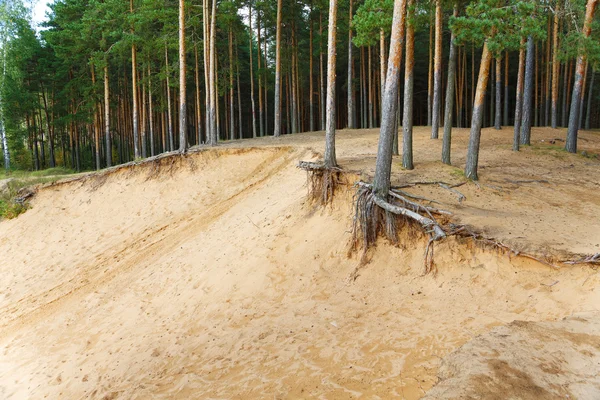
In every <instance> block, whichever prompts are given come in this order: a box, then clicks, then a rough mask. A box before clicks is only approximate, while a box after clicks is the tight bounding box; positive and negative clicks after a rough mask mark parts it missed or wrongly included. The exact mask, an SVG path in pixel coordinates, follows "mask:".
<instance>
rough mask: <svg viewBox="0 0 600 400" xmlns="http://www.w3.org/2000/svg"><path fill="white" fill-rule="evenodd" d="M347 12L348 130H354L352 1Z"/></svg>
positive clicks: (350, 0)
mask: <svg viewBox="0 0 600 400" xmlns="http://www.w3.org/2000/svg"><path fill="white" fill-rule="evenodd" d="M349 2H350V3H349V11H348V26H349V27H350V28H349V29H348V129H354V127H355V124H354V114H355V108H354V63H353V61H352V28H351V27H352V11H353V10H352V6H353V0H349Z"/></svg>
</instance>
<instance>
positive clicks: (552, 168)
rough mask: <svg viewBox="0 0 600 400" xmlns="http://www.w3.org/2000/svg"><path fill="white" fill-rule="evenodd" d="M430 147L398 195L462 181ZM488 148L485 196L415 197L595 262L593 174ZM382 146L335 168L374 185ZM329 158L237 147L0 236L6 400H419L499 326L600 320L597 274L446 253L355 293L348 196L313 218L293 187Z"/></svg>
mask: <svg viewBox="0 0 600 400" xmlns="http://www.w3.org/2000/svg"><path fill="white" fill-rule="evenodd" d="M425 134H426V132H425V131H423V132H420V134H419V135H418V136H417V141H416V143H417V147H418V150H417V152H416V157H417V160H418V161H417V169H416V170H415V171H412V172H409V173H405V174H404V173H403V174H402V176H399V175H397V178H398V179H405V180H427V179H431V178H432V177H437V178H438V179H441V178H444V179H445V180H446V179H447V180H454V181H458V180H460V176H459V175H458V174H456V172H453V171H455V170H454V169H452V167H442V166H441V164H439V163H437V162H435V161H433V160H434V159H435V158H437V156H436V154H437V150H435V149H432V148H431V145H430V142H429V141H428V140H427V141H426V140H425ZM542 134H545V133H542V132H540V133H539V135H542ZM464 135H465V133H464V132H463V133H462V134H461V132H458V134H457V135H456V138H457V139H456V142H457V154H458V153H459V151H458V148H460V144H461V143H464ZM495 135H499V134H496V133H493V132H490V133H489V135H488V138H489V140H486V139H484V146H485V147H484V151H483V154H482V159H484V160H487V161H485V162H484V164H486V163H489V166H487V167H486V168H484V169H483V171H482V184H483V185H482V186H480V187H477V186H476V185H473V184H468V185H466V186H463V187H461V191H463V192H464V193H465V194H466V195H467V201H466V202H464V203H463V204H462V205H458V204H457V202H456V200H455V199H454V198H453V197H452V196H451V195H449V194H446V193H443V192H439V191H437V189H432V188H429V187H426V188H423V189H419V190H421V193H422V194H425V195H427V196H436V197H439V198H440V199H441V200H442V201H443V202H444V203H445V204H444V206H447V208H450V209H453V210H456V211H457V213H458V217H460V218H461V219H462V220H464V221H466V222H468V223H472V224H474V225H475V224H477V223H478V222H482V223H481V224H478V226H481V227H484V228H486V229H488V231H489V232H491V233H496V234H497V236H498V237H500V238H502V239H503V240H505V239H506V240H507V241H510V240H514V241H515V242H519V243H521V244H522V245H523V246H526V247H529V248H531V249H533V250H535V251H542V250H543V249H544V248H545V247H544V246H549V245H550V244H557V243H558V244H557V247H556V249H557V251H558V254H562V255H565V254H566V253H569V252H575V253H592V252H593V250H594V249H596V248H597V247H596V246H597V245H598V243H600V240H599V239H598V235H600V232H599V231H598V229H597V227H598V225H597V224H598V220H597V215H598V211H599V210H600V206H599V203H598V198H597V186H598V180H597V179H598V175H597V174H596V175H593V174H592V172H593V171H596V172H597V170H598V165H599V164H600V163H599V162H598V161H595V160H592V159H587V158H583V157H580V156H571V155H566V154H563V153H561V152H557V154H558V156H556V155H554V154H551V152H552V151H554V150H549V151H547V150H543V151H537V150H534V149H528V150H526V151H525V152H524V154H523V157H522V158H523V160H521V159H518V158H516V156H514V155H512V154H511V153H510V152H509V151H508V150H505V149H504V147H506V144H505V143H504V142H503V140H504V139H503V138H502V137H501V136H495ZM505 135H506V133H505ZM588 135H589V136H590V137H591V138H592V139H593V140H596V139H597V136H598V134H597V133H588ZM534 137H535V133H534ZM375 140H376V134H375V132H374V131H371V132H369V131H367V132H364V131H363V132H341V133H340V136H339V140H338V144H339V154H340V160H341V164H342V165H343V166H345V167H347V168H350V169H355V170H360V169H362V167H363V166H364V167H366V166H368V167H367V168H366V172H365V174H367V175H368V174H369V168H370V165H369V164H370V163H371V162H372V161H373V160H372V157H373V154H374V146H375ZM593 140H592V141H589V142H587V143H591V144H592V145H593V146H596V145H597V142H594V141H593ZM598 141H600V140H598ZM321 143H322V136H321V135H320V134H307V135H297V136H294V137H288V138H284V139H282V140H272V139H263V140H253V141H247V142H245V143H231V144H228V145H225V146H223V147H221V148H220V149H217V150H207V151H203V152H201V153H196V154H192V155H189V156H188V157H186V158H185V159H180V158H170V159H169V158H167V159H163V160H161V161H160V163H159V164H160V165H158V164H157V163H152V164H145V165H141V166H137V167H134V168H126V169H120V170H118V171H117V172H114V173H112V174H107V175H101V176H94V175H92V176H90V177H89V178H87V179H84V180H79V181H75V182H71V183H65V184H62V185H57V186H51V187H49V188H46V189H43V190H41V191H40V192H39V193H38V194H37V195H36V197H35V198H34V200H33V204H32V205H33V208H32V209H31V210H29V211H28V212H27V213H25V214H23V215H22V216H20V217H19V218H17V219H15V220H11V221H3V222H2V223H0V254H2V255H3V257H2V259H0V398H10V399H27V398H69V399H77V398H97V399H103V398H108V399H112V398H123V399H129V398H138V399H147V398H181V399H187V398H240V399H242V398H243V399H247V398H274V397H275V398H314V397H321V398H350V397H359V396H361V395H363V396H365V397H366V398H377V396H379V397H380V398H389V397H404V398H410V399H413V398H419V397H420V396H422V395H423V394H424V393H425V391H426V390H428V389H429V388H431V387H432V386H433V384H434V383H435V382H436V381H437V372H438V368H439V366H440V363H441V358H442V357H444V356H446V355H447V354H449V353H450V352H452V351H453V350H455V349H457V348H458V347H460V346H461V345H463V344H464V343H466V342H467V341H469V340H470V339H472V338H473V337H476V336H477V335H479V334H482V333H485V332H488V331H489V330H490V329H491V328H492V327H494V326H496V325H504V324H507V323H510V322H511V321H513V320H515V319H519V320H525V321H538V320H555V319H559V318H563V317H565V316H568V315H571V314H572V313H577V312H584V311H585V312H598V311H599V310H600V290H599V289H598V287H599V285H600V276H599V275H598V273H597V272H596V271H595V270H593V269H590V268H589V267H586V266H575V267H563V268H561V269H559V270H555V269H553V268H549V267H547V266H544V265H540V264H538V263H536V262H533V261H531V260H527V259H521V258H514V257H513V258H509V257H507V256H505V255H501V254H496V253H495V252H489V251H484V250H482V249H479V248H475V247H473V246H472V245H469V244H468V243H457V242H456V241H454V240H448V241H447V242H445V243H443V244H441V245H439V246H437V247H436V262H437V265H438V274H437V275H436V276H425V277H423V276H421V272H422V254H423V253H422V250H423V243H422V242H421V241H419V240H418V239H417V238H414V237H408V236H406V237H404V240H403V246H402V247H401V248H395V247H391V246H389V245H386V244H385V243H381V244H380V245H379V246H378V249H377V250H376V251H374V252H372V254H371V257H372V260H371V262H370V263H369V264H368V265H367V266H366V267H364V268H362V269H361V270H360V272H359V273H360V276H359V278H358V279H357V280H356V281H355V282H349V281H348V279H347V278H348V276H350V274H351V273H352V272H353V271H354V270H355V268H356V266H357V265H358V262H357V258H358V257H357V256H356V255H353V256H351V257H350V258H348V257H347V250H348V248H347V243H348V239H349V228H350V221H351V208H350V204H351V192H347V193H345V194H344V193H341V194H340V195H339V196H338V198H337V199H336V202H335V204H334V205H333V207H331V208H328V209H327V210H320V209H315V208H314V207H312V206H310V205H308V204H305V201H304V195H305V193H306V187H305V179H306V177H305V174H304V173H303V172H301V171H299V170H297V169H296V168H295V164H296V162H297V161H298V160H299V159H306V158H310V157H312V156H313V153H312V151H311V150H310V149H311V148H314V149H317V150H320V146H321V145H322V144H321ZM241 145H244V146H245V148H241V147H240V146H241ZM251 145H252V146H259V147H256V148H248V146H251ZM434 145H435V146H437V143H435V144H434ZM593 146H591V148H592V150H593V148H594V147H593ZM599 147H600V146H599ZM434 151H435V154H434ZM536 151H537V153H536ZM542 152H544V153H543V154H538V153H542ZM548 152H550V154H547V153H548ZM509 156H510V157H512V159H511V158H509ZM486 157H487V159H486ZM565 159H566V160H565ZM494 160H495V161H496V162H498V163H501V162H504V163H505V164H504V165H505V166H508V165H512V164H516V163H517V162H520V163H522V164H523V165H522V166H521V167H520V169H516V170H515V171H516V172H511V171H508V172H507V171H505V170H504V169H502V170H500V168H499V167H498V166H497V165H496V164H493V161H494ZM511 160H512V162H511ZM458 162H459V163H460V155H459V157H458ZM525 164H527V165H528V166H527V167H526V166H525ZM570 164H573V165H574V166H573V167H569V168H564V169H561V168H563V167H565V166H568V165H570ZM588 164H589V165H588ZM457 165H458V164H457ZM484 166H485V165H484ZM395 168H396V169H395V170H396V172H397V173H399V169H398V168H397V166H396V167H395ZM436 171H437V172H436ZM439 171H442V172H439ZM488 171H490V172H488ZM574 171H576V172H574ZM436 174H437V176H436ZM442 174H443V175H442ZM508 176H510V179H512V180H519V179H521V180H526V179H533V178H531V177H532V176H535V177H538V176H539V177H541V178H543V179H546V180H548V182H552V183H549V184H543V183H542V184H513V183H510V182H505V181H504V179H508V178H507V177H508ZM575 179H576V180H577V181H576V183H577V184H576V185H573V184H570V185H569V182H573V180H575ZM486 185H488V186H486ZM492 186H493V187H492ZM573 186H576V187H573ZM594 193H595V194H596V196H594ZM444 196H447V197H444ZM550 203H553V204H554V205H551V204H550ZM540 209H541V210H543V212H544V215H541V214H540V213H539V210H540ZM534 211H536V214H535V215H531V213H532V212H534ZM592 216H596V218H592ZM555 218H564V219H562V220H556V219H555ZM549 220H553V221H549ZM488 221H489V224H487V222H488ZM483 222H485V224H484V223H483ZM557 227H560V228H561V229H557ZM532 229H534V230H535V232H534V231H532ZM565 230H566V233H565V232H564V231H565ZM554 231H558V232H557V233H556V234H555V233H553V232H554ZM575 233H576V234H575ZM513 235H517V236H516V237H512V236H513ZM561 243H562V244H561ZM561 246H562V247H561Z"/></svg>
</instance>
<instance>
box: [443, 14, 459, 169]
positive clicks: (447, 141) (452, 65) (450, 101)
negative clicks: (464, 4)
mask: <svg viewBox="0 0 600 400" xmlns="http://www.w3.org/2000/svg"><path fill="white" fill-rule="evenodd" d="M457 16H458V5H457V4H456V3H455V4H454V17H455V18H456V17H457ZM455 78H456V45H455V44H454V32H452V33H451V34H450V57H449V61H448V84H447V86H446V110H445V113H444V137H443V144H442V162H443V163H444V164H448V165H451V162H450V159H451V154H450V153H451V151H450V150H451V149H450V148H451V142H452V109H453V108H454V90H455V88H454V80H455Z"/></svg>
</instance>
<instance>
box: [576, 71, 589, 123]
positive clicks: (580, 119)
mask: <svg viewBox="0 0 600 400" xmlns="http://www.w3.org/2000/svg"><path fill="white" fill-rule="evenodd" d="M588 67H589V63H588V62H586V63H585V72H584V73H583V85H582V87H581V101H580V102H579V121H578V122H577V127H578V129H581V128H582V122H583V100H584V98H585V85H586V84H587V76H588Z"/></svg>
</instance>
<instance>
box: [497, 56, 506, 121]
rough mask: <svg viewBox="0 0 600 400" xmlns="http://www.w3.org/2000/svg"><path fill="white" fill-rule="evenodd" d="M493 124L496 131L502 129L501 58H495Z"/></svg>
mask: <svg viewBox="0 0 600 400" xmlns="http://www.w3.org/2000/svg"><path fill="white" fill-rule="evenodd" d="M504 101H506V99H504ZM494 122H495V125H494V128H495V129H496V130H500V129H502V57H497V58H496V117H495V118H494Z"/></svg>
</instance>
